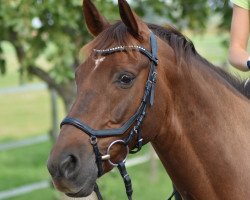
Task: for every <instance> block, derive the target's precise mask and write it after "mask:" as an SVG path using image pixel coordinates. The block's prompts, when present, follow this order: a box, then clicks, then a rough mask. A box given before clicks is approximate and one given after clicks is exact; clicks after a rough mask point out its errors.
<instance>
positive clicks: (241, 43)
mask: <svg viewBox="0 0 250 200" xmlns="http://www.w3.org/2000/svg"><path fill="white" fill-rule="evenodd" d="M249 13H250V12H249V10H246V9H244V8H241V7H239V6H237V5H234V7H233V18H232V24H231V40H230V47H229V57H228V59H229V62H230V63H231V65H233V66H234V67H236V68H238V69H239V70H242V71H249V68H248V67H247V60H248V59H249V58H250V54H249V53H248V52H247V50H246V49H247V43H248V37H249V22H250V21H249Z"/></svg>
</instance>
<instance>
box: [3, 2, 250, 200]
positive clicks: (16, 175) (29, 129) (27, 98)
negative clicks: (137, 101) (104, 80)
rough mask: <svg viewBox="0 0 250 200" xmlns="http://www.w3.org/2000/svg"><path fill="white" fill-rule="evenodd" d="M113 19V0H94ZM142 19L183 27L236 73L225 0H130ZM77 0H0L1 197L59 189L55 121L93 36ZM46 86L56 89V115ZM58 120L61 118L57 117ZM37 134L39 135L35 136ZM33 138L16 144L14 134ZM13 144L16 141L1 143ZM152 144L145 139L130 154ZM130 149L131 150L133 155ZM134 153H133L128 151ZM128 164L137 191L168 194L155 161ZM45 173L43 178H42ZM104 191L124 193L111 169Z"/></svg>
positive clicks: (147, 195)
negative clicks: (53, 154) (54, 181)
mask: <svg viewBox="0 0 250 200" xmlns="http://www.w3.org/2000/svg"><path fill="white" fill-rule="evenodd" d="M94 2H95V4H96V5H97V7H98V8H99V9H100V11H101V12H102V13H103V14H104V15H105V16H106V17H107V18H108V19H109V20H111V21H113V20H115V19H119V17H118V8H117V5H116V1H112V0H106V1H101V0H96V1H94ZM129 2H130V3H131V5H132V7H133V8H134V9H135V10H136V12H137V13H138V14H139V15H140V16H142V17H143V18H144V19H145V20H146V21H149V22H153V23H157V24H161V25H164V24H166V23H171V24H172V25H174V26H176V27H177V28H178V29H179V30H181V31H182V32H183V33H185V34H186V35H187V36H188V37H189V38H190V39H191V40H192V41H193V42H194V44H195V47H196V48H197V50H198V52H199V53H200V54H201V55H202V56H204V57H205V58H207V59H208V60H209V61H211V62H212V63H214V64H216V65H219V66H221V67H223V68H225V69H226V70H228V71H230V72H231V73H234V74H237V76H241V77H243V78H244V77H249V73H240V72H238V71H237V70H235V69H234V68H232V67H230V66H229V64H228V61H227V52H228V41H229V27H230V20H231V6H230V3H229V2H228V1H217V0H185V1H184V0H176V1H155V0H144V1H142V0H137V1H129ZM81 3H82V2H81V0H71V1H67V0H61V1H56V0H1V6H0V72H1V74H0V199H11V200H21V199H22V200H27V199H28V200H30V199H36V200H40V199H41V200H42V199H43V200H44V199H47V200H52V199H60V198H61V195H60V194H59V193H57V192H56V191H55V190H54V189H53V188H52V187H50V186H49V174H48V172H47V169H46V161H47V157H48V154H49V151H50V149H51V147H52V144H53V134H49V133H52V130H54V132H53V133H54V134H55V132H56V131H57V130H56V127H55V124H54V123H55V122H56V123H58V121H60V120H61V119H62V118H63V116H65V113H66V112H67V110H68V109H69V107H70V105H71V103H72V101H73V99H74V95H75V89H74V88H75V85H74V80H73V79H74V69H75V67H76V66H77V65H78V64H79V60H78V51H79V50H80V48H81V47H82V46H83V45H84V44H85V43H86V42H88V41H89V40H90V39H91V36H90V35H89V34H88V32H87V30H86V27H85V25H84V19H83V17H82V9H81ZM51 91H56V93H57V97H56V98H55V101H56V103H57V104H56V108H57V111H56V113H54V114H56V116H57V118H58V120H57V121H55V122H54V123H53V114H52V108H53V107H52V104H51V98H52V97H51V95H52V93H51ZM56 126H58V124H56ZM35 139H38V140H40V142H36V143H34V140H35ZM27 140H28V141H30V140H31V141H33V142H31V144H29V145H23V146H22V147H17V145H18V144H20V143H16V142H23V141H26V142H27ZM11 144H14V147H11V148H10V147H6V146H8V145H11ZM149 152H150V148H149V147H148V146H147V147H144V149H143V151H142V152H140V153H139V154H137V155H135V157H140V156H143V155H146V154H148V153H149ZM133 157H134V156H133ZM130 158H132V157H130ZM155 164H156V167H152V163H150V162H149V161H147V162H145V163H143V164H138V165H136V166H132V167H129V168H128V171H129V173H130V175H131V178H132V182H133V187H134V199H136V200H139V199H166V197H167V196H169V195H170V194H171V191H172V187H171V182H170V180H169V178H168V176H167V174H166V172H165V170H164V169H163V167H162V166H161V164H160V162H159V161H158V160H157V161H156V163H155ZM44 181H45V182H44ZM41 182H42V183H43V186H42V188H43V189H36V190H34V191H32V192H28V193H25V194H22V195H19V196H16V197H10V198H3V197H1V194H2V195H3V194H4V192H5V191H9V190H11V189H14V188H19V187H22V186H26V185H30V184H34V183H41ZM98 183H99V186H100V190H101V192H102V194H103V196H104V199H109V200H117V199H126V196H125V190H124V186H123V183H122V180H121V178H120V176H119V174H118V173H117V171H116V170H114V172H111V173H109V174H108V175H105V176H104V177H102V178H101V179H100V180H99V182H98Z"/></svg>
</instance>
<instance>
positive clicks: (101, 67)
mask: <svg viewBox="0 0 250 200" xmlns="http://www.w3.org/2000/svg"><path fill="white" fill-rule="evenodd" d="M118 5H119V11H120V16H121V21H119V22H117V23H115V24H114V25H111V24H110V23H108V22H107V20H106V19H105V18H104V17H103V16H102V15H101V14H100V13H99V12H98V11H97V10H96V8H95V7H94V5H93V4H92V3H91V1H90V0H85V1H84V16H85V20H86V24H87V27H88V29H89V31H90V32H91V33H92V34H93V35H94V36H96V37H95V39H94V40H93V41H91V42H90V43H89V44H87V45H86V46H84V47H83V49H82V50H81V54H82V55H83V57H84V61H83V62H82V64H81V65H80V66H79V67H78V68H77V70H76V78H75V79H76V85H77V97H76V101H75V103H74V104H73V106H72V108H71V110H70V112H69V113H68V117H67V118H66V119H65V120H64V121H63V122H62V124H61V125H62V127H61V132H60V135H59V137H58V139H57V142H56V144H55V146H54V148H53V149H52V151H51V154H50V157H49V160H48V170H49V172H50V174H51V176H52V179H53V183H54V185H55V187H56V188H57V189H58V190H60V191H62V192H64V193H66V194H67V195H69V196H74V197H80V196H87V195H89V194H90V193H91V192H92V191H93V188H94V185H95V182H96V179H97V178H98V177H99V176H101V175H102V174H104V173H106V172H108V171H110V170H111V169H112V168H113V167H114V166H116V165H118V167H119V169H120V171H121V174H122V175H123V178H124V182H125V184H126V187H127V190H128V191H127V192H131V191H129V190H130V189H131V187H130V182H129V181H130V180H129V179H126V177H127V176H126V175H127V173H126V169H125V166H124V165H125V157H126V154H127V151H133V149H136V150H139V149H140V147H141V145H144V144H147V143H148V142H150V143H151V144H152V145H153V147H154V148H155V151H156V152H157V154H158V156H159V158H160V160H161V162H162V164H163V165H164V167H165V169H166V171H167V172H168V174H169V176H170V177H171V179H172V181H173V183H174V185H175V186H176V188H177V190H178V191H179V192H180V194H181V196H182V198H183V199H185V200H205V199H209V200H235V199H237V200H246V199H249V198H250V101H249V99H248V98H247V97H246V93H247V88H249V86H248V85H247V84H245V86H244V83H241V82H239V81H237V80H236V79H235V78H233V77H231V76H230V75H228V74H227V73H226V72H223V71H222V70H220V69H218V68H217V67H215V66H213V65H212V64H210V63H209V62H208V61H206V60H205V59H204V58H202V57H201V56H200V55H199V54H198V53H197V52H196V50H195V48H194V46H193V45H192V43H191V42H190V41H188V40H187V39H186V38H185V37H184V36H183V35H182V34H181V33H179V32H178V31H176V30H175V29H173V28H171V27H166V28H163V27H160V26H156V25H147V24H146V23H144V22H143V21H142V20H141V19H140V18H139V17H138V16H137V15H136V14H135V13H134V12H133V11H132V10H131V8H130V7H129V5H128V3H127V2H126V1H125V0H119V1H118ZM156 80H157V82H156ZM248 91H249V89H248ZM146 112H147V115H146ZM145 115H146V116H145ZM130 198H131V197H130Z"/></svg>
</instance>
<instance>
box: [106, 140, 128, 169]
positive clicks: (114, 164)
mask: <svg viewBox="0 0 250 200" xmlns="http://www.w3.org/2000/svg"><path fill="white" fill-rule="evenodd" d="M117 143H121V144H123V145H124V146H125V147H126V149H127V154H126V156H125V158H124V159H123V161H122V162H124V163H125V162H126V160H127V157H128V154H129V147H128V145H127V144H126V143H125V141H123V140H115V141H113V142H112V143H111V144H110V145H109V147H108V150H107V154H108V155H110V154H109V151H110V149H111V147H112V146H113V145H115V144H117ZM108 161H109V163H110V164H111V165H112V166H114V167H117V166H118V163H113V162H112V161H111V160H110V159H109V160H108Z"/></svg>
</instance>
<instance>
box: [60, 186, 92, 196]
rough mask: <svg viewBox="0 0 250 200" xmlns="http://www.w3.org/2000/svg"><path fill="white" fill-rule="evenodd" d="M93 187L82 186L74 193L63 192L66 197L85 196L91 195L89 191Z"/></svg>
mask: <svg viewBox="0 0 250 200" xmlns="http://www.w3.org/2000/svg"><path fill="white" fill-rule="evenodd" d="M93 190H94V187H93V188H82V189H81V190H80V191H79V192H76V193H65V194H66V195H67V196H68V197H73V198H77V197H87V196H89V195H91V193H92V192H93Z"/></svg>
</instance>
